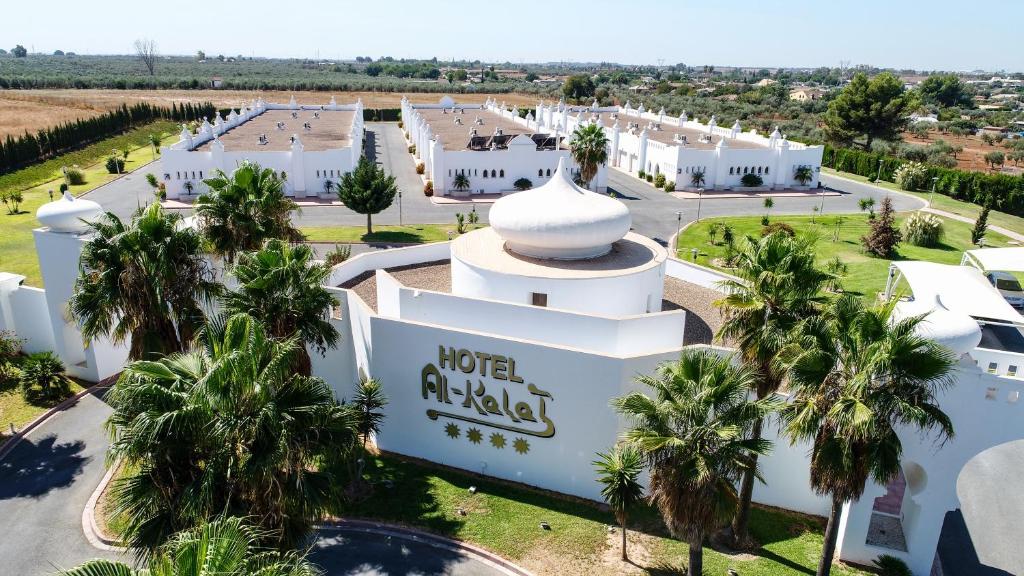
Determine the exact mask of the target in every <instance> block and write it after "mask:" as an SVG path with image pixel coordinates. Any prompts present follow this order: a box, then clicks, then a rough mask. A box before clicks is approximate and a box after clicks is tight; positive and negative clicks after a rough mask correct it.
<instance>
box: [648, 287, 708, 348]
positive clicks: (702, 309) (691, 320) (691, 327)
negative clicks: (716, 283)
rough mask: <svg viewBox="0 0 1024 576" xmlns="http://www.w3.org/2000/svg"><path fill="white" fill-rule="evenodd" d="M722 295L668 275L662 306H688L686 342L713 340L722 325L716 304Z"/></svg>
mask: <svg viewBox="0 0 1024 576" xmlns="http://www.w3.org/2000/svg"><path fill="white" fill-rule="evenodd" d="M721 297H722V293H721V292H717V291H715V290H710V289H708V288H704V287H703V286H697V285H696V284H690V283H689V282H684V281H682V280H678V279H676V278H672V277H670V276H666V277H665V293H664V296H663V300H662V301H661V309H662V310H680V309H682V310H686V328H684V330H683V344H686V345H689V344H710V343H711V340H712V338H713V337H714V335H715V332H717V331H718V329H719V328H720V327H721V326H722V315H721V314H720V313H719V311H718V308H715V304H714V303H715V300H718V299H719V298H721Z"/></svg>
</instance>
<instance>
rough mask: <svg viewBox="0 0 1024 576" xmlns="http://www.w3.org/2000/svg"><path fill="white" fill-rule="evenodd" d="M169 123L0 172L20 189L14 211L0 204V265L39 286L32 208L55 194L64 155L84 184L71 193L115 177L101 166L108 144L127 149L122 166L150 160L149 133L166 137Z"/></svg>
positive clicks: (0, 180) (0, 183)
mask: <svg viewBox="0 0 1024 576" xmlns="http://www.w3.org/2000/svg"><path fill="white" fill-rule="evenodd" d="M175 126H176V125H175V124H174V123H172V122H155V123H153V124H149V125H147V126H143V127H141V128H136V129H135V130H132V131H130V132H127V133H125V134H122V135H120V136H115V137H113V138H108V139H106V140H103V141H101V142H98V143H96V144H93V145H91V146H88V147H86V148H84V149H82V150H78V151H76V152H72V153H70V154H68V155H66V156H65V157H61V158H56V159H53V160H48V161H47V162H44V163H43V164H39V165H35V166H30V167H28V168H25V169H24V170H19V171H18V172H13V173H11V174H6V175H4V176H0V188H2V189H16V190H23V195H24V197H25V201H24V202H23V203H22V204H21V209H20V211H19V212H18V214H14V215H12V214H8V213H7V210H6V209H5V208H2V207H0V230H3V233H2V234H0V270H2V271H4V272H13V273H15V274H21V275H23V276H25V284H26V285H29V286H39V287H42V285H43V278H42V276H41V274H40V272H39V261H38V259H37V258H36V248H35V241H34V240H33V238H32V230H33V229H34V228H38V227H39V221H38V220H36V209H38V208H39V207H40V206H42V205H43V204H45V203H47V202H49V201H50V196H49V194H48V191H49V190H53V192H54V197H55V198H56V196H57V194H59V186H60V183H61V182H62V181H63V179H62V177H61V172H60V168H61V166H63V165H64V162H63V161H62V160H63V159H65V158H67V159H68V160H67V163H68V164H73V163H77V164H79V167H80V168H82V170H83V171H84V172H85V184H83V185H81V186H72V187H71V193H72V194H74V195H76V196H78V195H81V194H83V193H85V192H88V191H90V190H92V189H94V188H97V187H99V186H101V185H103V184H106V183H107V182H110V181H111V180H114V179H115V178H117V175H116V174H108V173H107V170H106V168H105V167H104V166H103V162H104V161H105V160H106V157H107V156H108V155H109V154H110V150H111V149H112V148H118V149H121V150H124V149H130V150H131V153H130V154H129V155H128V161H127V162H126V164H125V170H126V171H129V172H130V171H132V170H136V169H138V168H140V167H142V166H144V165H145V164H148V163H150V162H152V161H153V152H152V148H150V146H149V135H150V134H153V133H157V134H160V135H161V137H162V138H167V137H169V136H171V135H172V134H174V133H176V128H175ZM15 177H16V178H15ZM23 186H24V187H23Z"/></svg>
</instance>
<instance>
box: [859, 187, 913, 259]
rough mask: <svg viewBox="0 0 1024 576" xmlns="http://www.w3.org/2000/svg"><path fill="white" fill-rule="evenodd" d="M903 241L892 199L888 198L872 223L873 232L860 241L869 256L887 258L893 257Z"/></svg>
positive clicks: (883, 201) (884, 200)
mask: <svg viewBox="0 0 1024 576" xmlns="http://www.w3.org/2000/svg"><path fill="white" fill-rule="evenodd" d="M902 239H903V235H902V234H900V231H899V229H898V228H896V216H895V215H894V213H893V208H892V198H889V197H888V196H886V197H885V198H884V199H883V200H882V207H881V209H879V211H878V217H877V218H875V219H874V220H872V221H871V231H870V232H868V234H867V235H866V236H862V237H861V239H860V241H861V244H863V245H864V249H865V250H867V252H868V253H869V254H874V255H875V256H880V257H882V258H887V257H889V256H891V255H892V253H893V251H894V250H895V249H896V246H897V245H898V244H899V243H900V241H901V240H902Z"/></svg>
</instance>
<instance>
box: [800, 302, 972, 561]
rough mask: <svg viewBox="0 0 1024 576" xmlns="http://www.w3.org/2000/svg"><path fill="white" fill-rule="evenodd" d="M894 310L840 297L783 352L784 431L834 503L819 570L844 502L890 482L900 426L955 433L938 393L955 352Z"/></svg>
mask: <svg viewBox="0 0 1024 576" xmlns="http://www.w3.org/2000/svg"><path fill="white" fill-rule="evenodd" d="M894 306H895V302H891V303H888V304H886V305H884V306H881V307H877V308H867V307H865V305H864V303H863V302H862V301H861V300H860V299H859V298H857V297H855V296H851V295H844V296H840V297H838V298H837V299H836V300H835V301H833V302H832V304H831V305H830V306H829V307H828V308H827V309H825V311H824V312H823V313H822V314H820V315H818V316H813V317H810V318H808V319H806V320H804V321H803V322H802V323H801V326H800V327H799V333H800V337H799V339H798V340H797V341H796V342H795V343H794V344H792V345H791V346H790V348H789V349H788V350H787V352H786V353H785V354H784V357H785V363H786V365H787V366H788V368H789V386H790V388H791V389H792V391H793V400H792V403H791V404H790V405H789V406H787V407H786V409H785V411H784V412H783V414H784V417H785V421H786V423H787V425H786V431H787V433H788V434H789V436H790V439H791V440H792V441H793V442H798V441H805V442H811V443H812V450H811V487H812V488H813V489H814V491H815V492H817V493H818V494H821V495H823V496H829V497H831V499H832V509H831V512H830V513H829V518H828V525H827V527H826V529H825V546H824V550H823V551H822V556H821V561H820V563H819V564H818V572H817V574H818V576H826V575H827V574H829V572H830V569H831V566H832V557H833V555H834V553H835V547H836V537H837V535H838V533H839V524H840V521H841V516H842V512H843V505H844V504H845V503H846V502H850V501H853V500H857V499H859V498H860V497H861V495H862V494H863V493H864V487H865V485H866V484H867V481H868V478H871V479H872V480H873V481H875V482H876V483H878V484H881V485H885V484H888V483H889V482H890V481H891V480H892V479H893V478H895V477H896V475H897V474H898V473H899V469H900V455H901V454H902V451H903V446H902V444H901V443H900V439H899V436H898V435H897V432H896V430H897V428H904V427H914V428H917V429H918V430H919V431H921V432H925V431H930V430H934V429H938V431H939V435H940V436H942V437H946V438H951V437H952V436H953V424H952V422H951V421H950V419H949V417H948V416H946V414H945V413H943V412H942V410H941V409H940V408H939V406H938V404H937V403H936V394H937V393H938V392H939V391H940V390H941V389H942V388H944V387H945V386H947V385H949V383H950V382H951V377H950V371H951V370H952V368H953V366H954V364H955V362H956V357H955V354H954V353H953V352H952V351H950V350H949V349H947V348H945V347H943V346H941V345H939V344H937V343H936V342H934V341H932V340H929V339H927V338H924V337H922V336H919V335H918V329H919V327H920V325H921V323H922V321H923V320H924V317H923V316H912V317H909V318H903V319H898V318H896V317H894V316H893V313H892V312H893V308H894Z"/></svg>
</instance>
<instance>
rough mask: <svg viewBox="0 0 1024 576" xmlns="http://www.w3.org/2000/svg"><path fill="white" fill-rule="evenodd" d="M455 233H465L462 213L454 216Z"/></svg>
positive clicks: (464, 221)
mask: <svg viewBox="0 0 1024 576" xmlns="http://www.w3.org/2000/svg"><path fill="white" fill-rule="evenodd" d="M455 231H456V232H458V233H459V234H465V233H466V215H465V214H463V213H462V212H457V213H456V214H455Z"/></svg>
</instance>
